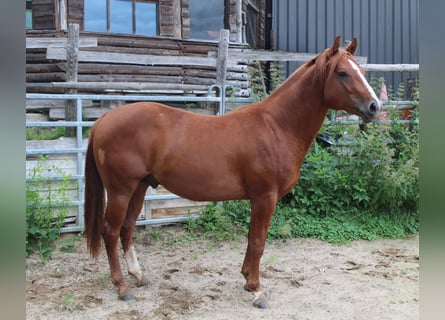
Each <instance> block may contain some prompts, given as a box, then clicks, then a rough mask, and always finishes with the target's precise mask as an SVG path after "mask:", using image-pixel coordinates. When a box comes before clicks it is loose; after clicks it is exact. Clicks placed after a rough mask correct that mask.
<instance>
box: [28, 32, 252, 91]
mask: <svg viewBox="0 0 445 320" xmlns="http://www.w3.org/2000/svg"><path fill="white" fill-rule="evenodd" d="M80 36H81V38H82V37H87V38H89V37H93V38H97V47H87V48H82V47H81V48H80V50H81V51H97V52H113V53H124V54H125V53H129V54H141V55H159V56H188V57H203V58H207V57H208V56H209V52H210V53H212V52H213V56H216V54H217V50H218V43H217V42H209V41H196V40H180V39H173V38H166V37H145V36H135V35H116V34H109V33H95V32H81V35H80ZM27 37H28V38H33V37H35V38H42V37H54V38H62V37H65V38H66V37H67V34H66V32H63V31H59V32H53V31H47V32H44V31H36V30H31V31H28V32H27ZM230 47H231V48H245V46H240V45H236V44H231V45H230ZM66 70H67V67H66V61H63V60H50V59H48V58H47V49H46V48H27V50H26V82H27V92H30V93H31V92H35V93H63V92H64V90H63V89H62V88H55V87H52V86H51V82H64V81H66ZM245 73H246V71H244V70H242V69H240V70H229V72H228V74H227V81H228V83H230V84H232V85H234V86H235V87H236V88H240V89H241V88H243V89H245V88H246V87H247V79H246V74H245ZM77 81H79V82H141V83H150V82H152V83H157V84H159V83H161V84H162V83H165V84H186V85H202V86H203V87H205V86H208V85H212V84H214V83H215V81H216V68H215V67H211V66H194V65H190V66H184V65H180V64H175V65H129V64H119V63H92V62H79V65H78V80H77ZM82 92H84V93H94V92H97V91H95V90H94V89H92V90H88V91H87V90H79V93H82Z"/></svg>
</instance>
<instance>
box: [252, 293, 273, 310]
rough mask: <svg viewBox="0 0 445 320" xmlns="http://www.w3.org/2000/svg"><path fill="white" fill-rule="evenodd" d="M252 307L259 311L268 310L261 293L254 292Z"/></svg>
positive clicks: (267, 304) (265, 300)
mask: <svg viewBox="0 0 445 320" xmlns="http://www.w3.org/2000/svg"><path fill="white" fill-rule="evenodd" d="M253 305H254V307H256V308H259V309H269V303H268V302H267V299H266V296H265V295H264V293H263V292H262V291H258V292H255V299H254V300H253Z"/></svg>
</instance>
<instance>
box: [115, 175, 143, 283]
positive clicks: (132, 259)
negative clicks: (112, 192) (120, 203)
mask: <svg viewBox="0 0 445 320" xmlns="http://www.w3.org/2000/svg"><path fill="white" fill-rule="evenodd" d="M147 188H148V184H147V183H146V182H145V181H142V182H140V184H139V185H138V187H137V189H136V191H135V192H134V194H133V196H132V197H131V199H130V203H129V205H128V209H127V215H126V217H125V220H124V224H123V225H122V229H121V234H120V236H121V242H122V248H123V250H124V255H125V260H126V262H127V268H128V273H129V274H131V275H133V276H135V277H136V279H137V282H136V285H137V286H138V287H141V286H144V285H147V284H148V279H147V277H146V276H145V275H144V274H143V273H142V271H141V267H140V265H139V262H138V259H137V256H136V251H135V250H134V243H133V231H134V228H135V225H136V219H137V217H138V215H139V213H140V212H141V209H142V205H143V203H144V197H145V192H146V191H147Z"/></svg>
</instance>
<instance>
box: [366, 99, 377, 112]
mask: <svg viewBox="0 0 445 320" xmlns="http://www.w3.org/2000/svg"><path fill="white" fill-rule="evenodd" d="M368 110H369V113H371V114H376V113H377V112H378V111H379V106H378V105H377V103H376V102H374V101H373V102H371V104H370V105H369V108H368Z"/></svg>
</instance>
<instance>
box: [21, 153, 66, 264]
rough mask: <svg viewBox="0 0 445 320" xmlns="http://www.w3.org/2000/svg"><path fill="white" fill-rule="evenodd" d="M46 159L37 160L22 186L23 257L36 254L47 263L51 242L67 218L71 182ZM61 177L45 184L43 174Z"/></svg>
mask: <svg viewBox="0 0 445 320" xmlns="http://www.w3.org/2000/svg"><path fill="white" fill-rule="evenodd" d="M46 160H47V157H40V159H39V160H38V162H37V165H36V166H35V167H34V168H33V170H32V173H31V176H30V177H29V178H28V181H27V183H26V253H27V254H30V253H32V252H34V251H38V252H39V254H40V256H41V258H42V259H44V260H45V259H49V258H50V257H51V252H52V251H53V250H54V246H53V242H54V241H55V240H56V239H57V238H58V236H59V235H60V229H61V228H62V226H63V223H64V222H63V221H64V219H65V217H66V216H67V215H68V208H67V205H66V202H67V201H68V190H69V187H70V184H71V182H70V181H69V176H68V175H66V174H64V173H62V172H61V170H59V169H58V168H54V167H49V165H48V164H47V163H46ZM48 171H51V172H54V173H55V174H56V175H60V176H62V177H63V178H62V180H61V181H58V182H57V183H55V182H52V181H49V180H48V178H47V177H46V175H45V173H47V172H48Z"/></svg>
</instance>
